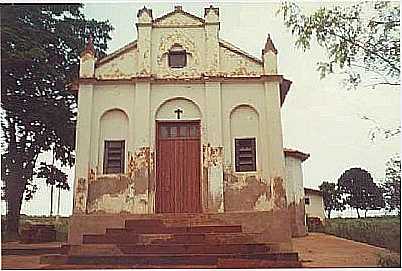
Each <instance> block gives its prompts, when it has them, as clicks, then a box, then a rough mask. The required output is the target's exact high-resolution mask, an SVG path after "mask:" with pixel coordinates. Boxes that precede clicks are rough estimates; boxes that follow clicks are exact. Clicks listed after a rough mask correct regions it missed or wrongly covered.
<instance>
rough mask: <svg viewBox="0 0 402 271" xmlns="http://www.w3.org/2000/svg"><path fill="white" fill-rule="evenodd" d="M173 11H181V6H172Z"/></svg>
mask: <svg viewBox="0 0 402 271" xmlns="http://www.w3.org/2000/svg"><path fill="white" fill-rule="evenodd" d="M174 10H175V11H182V10H183V7H182V6H174Z"/></svg>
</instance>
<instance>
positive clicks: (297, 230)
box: [288, 199, 307, 237]
mask: <svg viewBox="0 0 402 271" xmlns="http://www.w3.org/2000/svg"><path fill="white" fill-rule="evenodd" d="M288 210H289V218H290V226H291V230H292V237H299V236H305V235H306V234H307V229H306V225H305V211H304V199H300V201H298V202H297V203H296V202H294V201H292V202H291V203H290V204H289V205H288Z"/></svg>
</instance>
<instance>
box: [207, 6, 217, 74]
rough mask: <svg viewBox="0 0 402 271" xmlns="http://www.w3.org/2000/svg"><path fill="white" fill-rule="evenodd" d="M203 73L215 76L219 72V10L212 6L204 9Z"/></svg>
mask: <svg viewBox="0 0 402 271" xmlns="http://www.w3.org/2000/svg"><path fill="white" fill-rule="evenodd" d="M204 18H205V45H206V46H205V48H206V50H205V73H206V74H207V75H216V73H217V72H218V71H219V26H220V25H219V24H220V23H219V9H218V8H214V7H213V6H212V5H211V6H210V7H209V8H205V14H204Z"/></svg>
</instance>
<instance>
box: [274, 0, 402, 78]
mask: <svg viewBox="0 0 402 271" xmlns="http://www.w3.org/2000/svg"><path fill="white" fill-rule="evenodd" d="M278 13H280V14H282V15H283V19H284V23H285V25H286V27H287V28H289V29H290V31H291V32H292V34H293V35H294V36H295V37H296V46H297V47H298V48H301V49H303V50H308V49H310V46H311V42H312V41H313V40H316V41H317V43H318V44H319V46H321V47H323V48H325V50H326V52H327V54H328V60H327V61H324V62H319V63H318V71H319V72H320V73H321V76H322V77H325V76H326V75H327V74H330V73H335V72H339V71H342V72H344V73H346V74H347V75H348V76H347V78H348V79H347V81H348V82H349V83H351V84H352V85H353V86H357V85H359V84H360V83H362V81H363V80H365V81H366V82H367V83H368V85H371V86H375V85H379V84H386V85H399V84H400V83H399V78H400V64H399V63H400V31H399V26H400V8H399V3H396V2H394V3H393V2H391V1H366V2H362V1H361V2H354V3H349V4H348V3H342V4H338V3H336V4H333V5H326V6H324V7H320V8H318V9H316V10H315V11H314V12H312V14H307V12H306V11H305V10H303V8H302V7H301V6H299V5H298V4H296V3H292V2H284V3H283V4H282V5H281V8H280V9H279V11H278Z"/></svg>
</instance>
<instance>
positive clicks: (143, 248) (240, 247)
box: [117, 244, 270, 254]
mask: <svg viewBox="0 0 402 271" xmlns="http://www.w3.org/2000/svg"><path fill="white" fill-rule="evenodd" d="M117 247H118V248H119V249H120V251H121V252H122V253H124V254H165V253H166V252H168V253H174V254H218V253H227V254H230V253H263V252H269V251H270V247H269V246H267V245H264V244H185V245H183V244H158V245H127V244H125V245H117Z"/></svg>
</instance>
